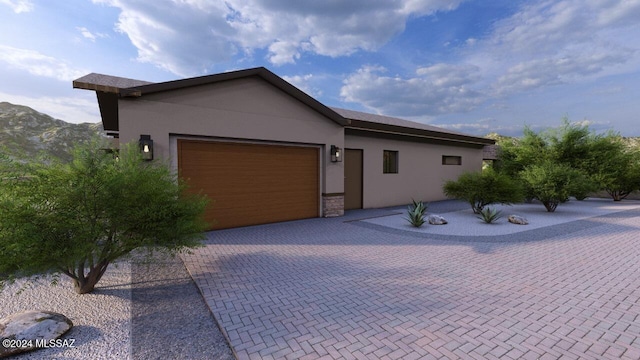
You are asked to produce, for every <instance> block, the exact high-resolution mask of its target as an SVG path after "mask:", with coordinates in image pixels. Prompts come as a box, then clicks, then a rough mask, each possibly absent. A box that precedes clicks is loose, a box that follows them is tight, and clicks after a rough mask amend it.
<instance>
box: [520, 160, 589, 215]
mask: <svg viewBox="0 0 640 360" xmlns="http://www.w3.org/2000/svg"><path fill="white" fill-rule="evenodd" d="M521 176H522V179H523V180H524V181H525V182H526V183H527V186H528V188H529V189H530V191H531V194H532V195H533V197H534V198H535V199H538V200H540V202H541V203H542V204H543V205H544V207H545V208H546V209H547V211H548V212H554V211H555V210H556V208H557V207H558V204H560V203H563V202H565V201H567V200H568V199H569V196H571V195H572V194H573V193H574V192H575V189H576V188H579V187H580V186H582V185H581V182H582V181H584V177H583V175H582V173H581V172H580V171H578V170H575V169H573V168H571V167H570V166H569V165H565V164H557V163H554V162H551V161H546V162H544V163H542V164H540V165H532V166H528V167H526V168H525V170H524V171H522V173H521Z"/></svg>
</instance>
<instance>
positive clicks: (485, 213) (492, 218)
mask: <svg viewBox="0 0 640 360" xmlns="http://www.w3.org/2000/svg"><path fill="white" fill-rule="evenodd" d="M501 217H502V211H500V210H495V209H492V208H490V207H487V208H484V209H482V210H481V211H480V216H478V219H480V220H482V221H484V222H486V223H487V224H491V223H494V222H496V221H497V220H498V219H500V218H501Z"/></svg>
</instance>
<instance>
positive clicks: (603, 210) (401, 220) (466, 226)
mask: <svg viewBox="0 0 640 360" xmlns="http://www.w3.org/2000/svg"><path fill="white" fill-rule="evenodd" d="M489 207H491V208H493V209H495V210H499V211H501V212H502V216H503V217H502V218H501V219H499V220H498V221H497V222H496V223H492V224H486V223H484V222H483V221H482V220H480V219H478V218H477V217H478V216H479V215H476V214H474V213H473V211H472V210H471V209H470V208H469V206H467V208H466V209H464V210H458V211H455V210H454V211H452V212H442V211H440V212H439V213H440V214H441V215H443V216H444V218H445V219H447V221H448V222H449V224H447V225H441V226H433V225H428V224H427V225H426V226H423V227H420V228H416V227H414V226H411V224H409V223H408V221H407V220H406V216H407V215H406V210H405V212H404V213H402V214H398V215H390V216H385V217H378V218H374V219H368V220H363V221H366V222H368V223H371V224H375V225H381V226H386V227H390V228H393V229H397V230H405V231H413V232H418V233H423V234H428V235H447V236H474V237H483V236H500V235H510V234H515V233H520V232H524V231H531V230H534V229H540V228H545V227H549V226H554V225H560V224H565V223H568V222H572V221H576V220H585V219H589V218H593V217H597V216H602V215H607V214H612V213H617V212H622V211H627V210H633V209H637V208H640V201H636V200H627V201H624V202H614V201H612V200H610V199H609V200H607V199H588V200H584V201H575V200H573V201H569V202H566V203H564V204H560V205H559V206H558V208H557V209H556V211H555V212H552V213H550V212H547V211H546V209H545V208H544V206H543V205H542V204H540V203H531V204H516V205H512V206H507V205H499V204H495V205H490V206H489ZM428 213H434V211H433V210H432V209H428ZM511 214H515V215H519V216H523V217H525V218H527V220H528V221H529V225H525V226H522V225H514V224H511V223H509V222H508V221H507V216H508V215H511Z"/></svg>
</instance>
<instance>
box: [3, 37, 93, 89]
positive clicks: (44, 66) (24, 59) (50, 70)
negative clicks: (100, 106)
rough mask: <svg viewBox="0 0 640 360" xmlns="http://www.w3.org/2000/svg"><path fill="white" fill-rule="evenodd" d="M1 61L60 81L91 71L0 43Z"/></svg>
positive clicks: (32, 73) (75, 77) (12, 66)
mask: <svg viewBox="0 0 640 360" xmlns="http://www.w3.org/2000/svg"><path fill="white" fill-rule="evenodd" d="M0 62H4V63H5V64H7V65H8V66H9V67H10V68H14V69H18V70H23V71H27V72H28V73H30V74H31V75H37V76H44V77H48V78H53V79H57V80H60V81H72V80H74V79H77V78H79V77H81V76H83V75H86V74H87V73H88V72H89V71H86V70H82V69H75V68H73V67H72V66H71V65H69V64H68V63H67V62H65V61H62V60H59V59H56V58H54V57H51V56H47V55H44V54H41V53H39V52H37V51H34V50H27V49H19V48H14V47H11V46H5V45H0Z"/></svg>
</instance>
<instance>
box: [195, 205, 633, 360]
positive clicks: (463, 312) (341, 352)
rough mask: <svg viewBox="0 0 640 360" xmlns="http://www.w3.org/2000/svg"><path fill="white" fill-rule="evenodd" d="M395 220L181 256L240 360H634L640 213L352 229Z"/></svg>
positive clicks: (351, 221)
mask: <svg viewBox="0 0 640 360" xmlns="http://www.w3.org/2000/svg"><path fill="white" fill-rule="evenodd" d="M443 204H448V205H447V206H452V204H453V205H455V203H450V202H449V203H443ZM389 211H391V210H370V211H355V212H350V213H348V214H347V216H346V217H342V218H335V219H311V220H304V221H296V222H288V223H281V224H272V225H266V226H255V227H249V228H241V229H232V230H224V231H217V232H213V233H210V234H209V240H208V241H207V244H208V245H207V246H206V247H204V248H201V249H198V250H197V251H196V252H195V253H194V254H192V255H186V256H184V258H183V259H184V260H185V264H186V266H187V268H188V270H189V271H190V272H191V274H192V276H193V278H194V279H195V281H196V283H197V285H198V286H199V287H200V289H201V292H202V294H203V296H204V297H205V300H206V302H207V304H208V305H209V307H210V308H211V310H212V312H213V313H214V314H215V316H216V318H217V319H218V321H219V322H220V325H221V327H222V328H223V330H224V332H226V334H227V336H228V338H229V340H230V342H231V346H232V347H233V349H234V351H235V352H236V354H237V357H238V358H239V359H253V358H259V359H271V358H275V359H282V358H284V359H306V358H309V359H311V358H327V359H342V358H344V359H351V358H362V359H364V358H366V359H372V358H380V359H415V358H425V359H432V358H463V359H492V358H502V359H538V358H540V359H546V358H549V359H551V358H553V359H555V358H567V359H574V358H575V359H578V358H581V359H602V358H605V359H619V358H623V359H640V211H639V210H630V211H625V212H620V213H616V214H613V215H610V216H603V217H599V218H592V219H589V220H584V221H579V222H575V223H571V224H568V225H566V226H558V227H556V228H550V229H549V228H548V229H546V234H547V235H545V236H543V237H544V238H541V237H540V236H537V237H536V236H533V237H531V236H530V237H527V236H520V237H519V236H518V235H511V236H510V237H509V239H508V241H504V239H502V240H500V241H498V240H496V241H495V242H474V241H465V240H464V239H462V240H461V239H459V238H457V239H456V240H443V239H439V240H433V239H429V238H427V237H424V235H420V236H416V235H415V234H409V233H406V232H402V231H399V230H385V229H383V228H381V227H377V226H373V225H370V224H366V223H364V222H362V221H355V219H358V218H361V217H366V216H376V215H381V214H388V213H389ZM448 226H451V224H450V225H448Z"/></svg>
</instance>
